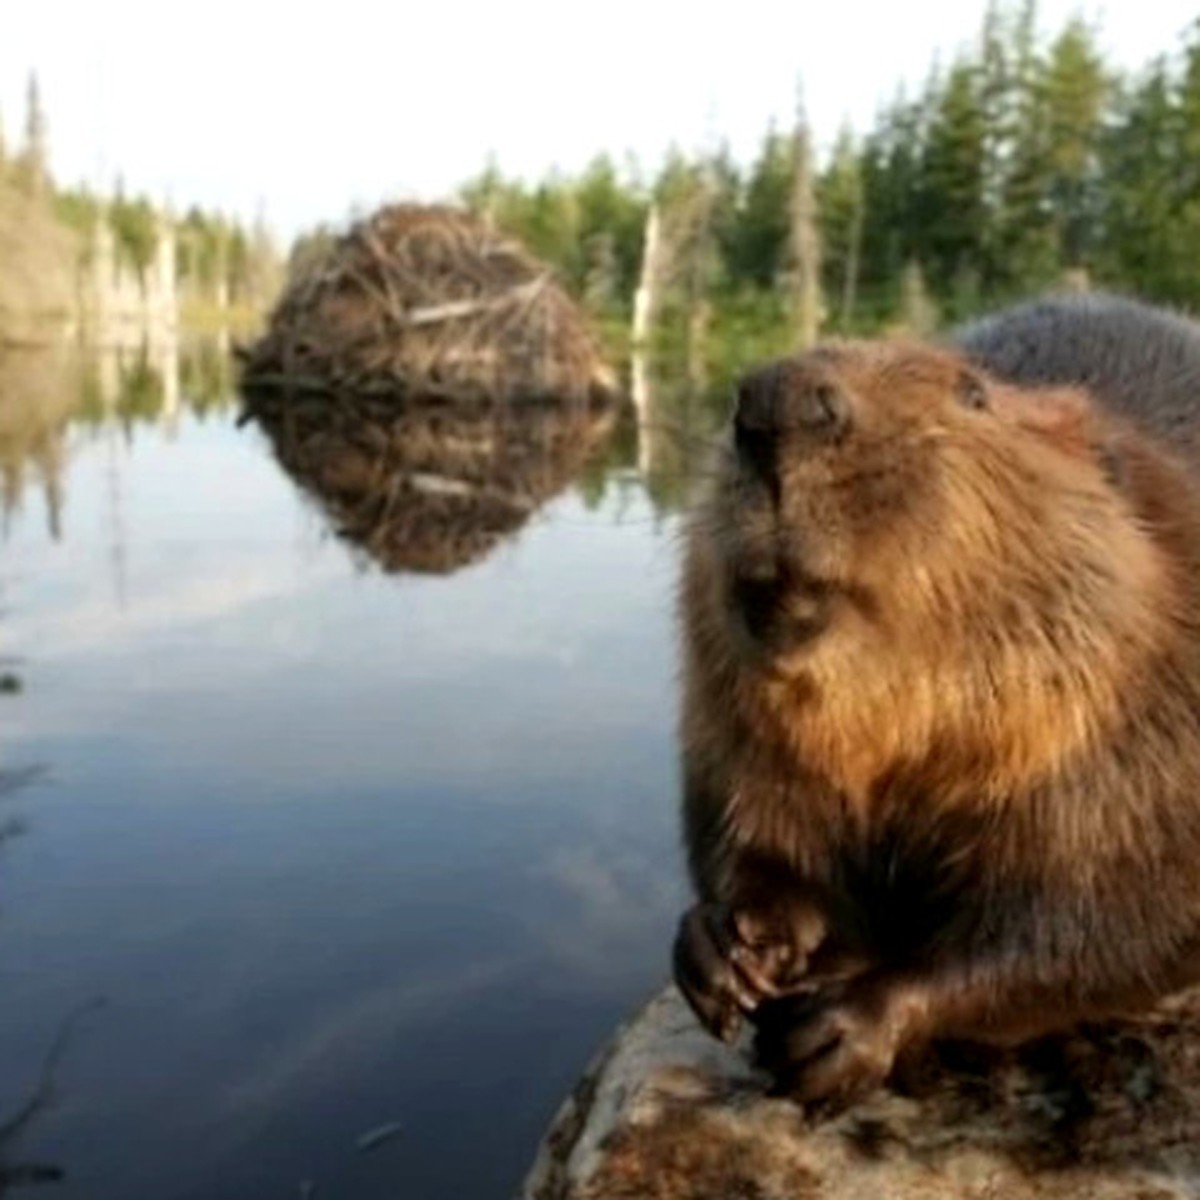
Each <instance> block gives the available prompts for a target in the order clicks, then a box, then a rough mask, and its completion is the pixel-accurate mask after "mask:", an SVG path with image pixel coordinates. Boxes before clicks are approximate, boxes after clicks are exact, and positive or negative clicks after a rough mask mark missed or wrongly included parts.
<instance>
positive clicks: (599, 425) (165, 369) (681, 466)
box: [0, 332, 727, 573]
mask: <svg viewBox="0 0 1200 1200" xmlns="http://www.w3.org/2000/svg"><path fill="white" fill-rule="evenodd" d="M230 351H231V339H230V337H229V334H228V333H227V332H226V333H223V334H219V335H217V336H213V337H205V338H201V337H187V338H184V339H182V340H176V339H160V340H158V341H154V342H141V343H133V344H129V345H124V346H110V347H88V348H82V347H80V346H77V345H68V344H63V345H52V346H41V347H36V348H24V347H22V348H0V516H2V518H3V527H4V528H5V529H7V528H8V527H9V525H10V524H11V518H12V516H13V514H14V513H15V512H16V511H17V510H18V509H19V508H20V506H21V505H22V504H23V503H29V502H30V500H31V499H32V498H33V497H35V496H37V497H40V500H41V503H42V506H43V507H44V510H45V526H46V528H47V530H48V532H49V533H50V534H51V536H52V537H53V538H54V539H55V540H58V539H60V538H62V537H63V536H64V534H65V532H66V531H65V529H64V508H65V503H66V495H65V492H66V484H65V478H66V473H67V465H68V463H67V460H68V455H69V453H70V450H71V449H72V448H73V447H77V446H79V445H81V444H87V443H89V442H94V441H105V442H108V441H114V439H115V441H114V445H115V444H116V443H117V442H128V441H132V440H135V439H136V437H137V435H138V432H139V431H140V430H148V429H151V428H158V429H160V430H161V431H162V432H163V433H165V434H166V436H168V437H170V436H173V434H174V431H175V429H176V427H177V426H178V424H179V422H180V421H181V419H182V418H183V417H184V415H185V414H186V415H187V416H189V417H190V418H192V419H200V420H203V419H205V418H206V417H208V416H210V415H218V414H220V415H222V416H224V417H225V418H226V419H228V418H229V417H230V416H231V415H232V413H233V411H234V410H235V408H236V406H237V404H238V397H237V394H236V389H235V382H234V363H233V358H232V355H231V353H230ZM634 383H635V385H636V386H635V388H634V390H633V395H632V400H633V404H632V405H631V406H630V409H629V410H627V411H623V412H616V411H614V410H613V409H612V408H610V407H609V408H594V407H588V406H587V405H581V404H569V403H564V404H535V403H530V404H510V405H505V406H470V405H467V406H459V405H453V404H448V403H429V404H415V405H411V406H408V407H405V408H397V406H396V405H395V404H394V403H391V404H389V403H387V402H384V401H379V400H362V399H359V400H353V401H352V400H347V399H345V398H336V399H330V398H328V397H326V398H320V399H318V398H315V397H312V396H309V397H293V398H291V399H290V400H285V399H284V398H283V397H282V396H278V397H276V398H275V399H273V400H272V399H270V398H266V397H260V398H259V399H257V400H256V401H255V402H254V403H253V404H248V405H247V407H248V408H249V409H250V411H251V412H252V413H253V415H254V416H255V418H256V420H257V423H258V424H259V425H260V426H261V428H262V429H263V430H264V432H265V433H266V435H267V437H268V439H269V441H270V443H271V445H272V448H273V450H274V452H275V456H276V458H277V460H278V461H279V463H280V464H281V465H282V466H283V468H284V469H285V471H286V473H287V474H288V475H289V476H290V477H291V478H292V479H293V480H294V481H295V483H296V484H297V485H298V486H299V487H300V488H301V490H302V491H303V492H304V493H305V494H307V495H309V496H310V497H312V498H313V499H314V500H315V501H316V502H317V505H318V507H319V508H320V510H321V511H322V512H323V513H324V514H325V516H326V517H327V519H328V520H329V522H330V524H331V525H332V526H333V527H334V528H335V529H336V530H337V531H338V532H339V533H340V534H341V535H343V536H344V537H345V538H347V540H349V541H350V542H352V543H353V544H355V545H356V546H358V547H360V548H361V549H362V551H363V552H364V553H365V554H366V555H367V556H368V557H369V558H371V559H372V560H373V561H375V562H376V563H378V564H379V565H380V566H382V567H383V568H384V569H385V570H388V571H416V572H425V573H445V572H449V571H454V570H457V569H459V568H460V567H463V566H466V565H467V564H469V563H472V562H477V561H479V560H480V559H482V558H483V557H484V556H486V555H487V554H488V553H489V552H490V551H491V550H492V549H494V548H495V547H496V546H497V545H499V544H500V543H501V542H503V541H504V540H506V539H508V538H510V537H512V536H514V535H515V534H516V533H517V532H518V531H519V530H520V529H521V528H522V527H523V526H524V525H525V524H526V522H528V520H529V519H530V518H531V516H533V515H534V514H535V513H536V512H537V511H538V510H539V509H540V508H541V507H542V506H543V505H545V504H546V503H547V502H548V501H549V500H550V499H552V498H553V497H554V496H555V495H557V494H559V493H560V492H562V491H563V490H564V489H566V488H567V487H568V486H570V484H571V483H572V482H579V484H580V487H581V491H582V493H583V495H584V499H585V501H586V502H588V503H598V502H599V500H600V498H601V497H602V495H603V493H604V491H605V490H606V489H607V488H609V487H613V486H620V480H621V478H622V476H623V473H626V474H627V473H628V472H629V471H631V470H635V471H636V475H637V476H638V477H639V478H640V479H641V480H642V482H643V484H644V485H645V487H646V489H647V491H648V494H649V496H650V498H651V500H652V501H653V503H654V507H655V509H656V510H657V511H660V512H663V511H673V510H676V509H678V508H679V507H680V506H681V505H682V504H683V503H684V501H685V498H686V494H687V482H686V481H687V479H688V478H689V477H690V476H692V475H693V473H694V471H695V470H696V468H697V466H698V464H699V462H700V461H701V460H702V458H703V456H704V455H705V453H706V447H707V442H708V438H709V435H710V434H711V433H712V431H713V430H714V428H715V427H716V425H717V424H718V423H719V421H720V417H721V414H722V412H723V411H724V409H725V407H726V395H725V392H726V391H727V389H724V388H722V389H718V390H717V391H716V392H714V393H713V394H712V395H710V396H707V397H699V396H696V395H694V394H692V393H691V392H690V391H689V389H688V388H687V386H686V384H685V383H684V382H683V381H682V380H681V379H680V378H679V377H677V376H676V375H675V374H674V373H671V372H666V373H663V374H662V375H661V376H658V377H655V376H653V375H651V374H650V373H649V372H647V371H646V370H645V369H644V368H643V369H641V370H639V371H637V372H636V373H635V377H634ZM112 469H113V470H114V471H116V472H119V470H120V456H119V455H116V454H115V452H114V460H113V466H112ZM114 487H117V481H116V480H114ZM118 490H119V488H118Z"/></svg>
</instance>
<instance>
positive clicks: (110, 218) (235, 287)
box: [0, 75, 279, 307]
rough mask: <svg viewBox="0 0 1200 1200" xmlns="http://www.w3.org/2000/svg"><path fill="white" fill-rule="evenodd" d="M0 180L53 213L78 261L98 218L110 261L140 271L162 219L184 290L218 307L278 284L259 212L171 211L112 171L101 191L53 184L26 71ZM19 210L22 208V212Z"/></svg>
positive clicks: (260, 299)
mask: <svg viewBox="0 0 1200 1200" xmlns="http://www.w3.org/2000/svg"><path fill="white" fill-rule="evenodd" d="M0 187H7V188H9V189H11V190H12V191H14V192H16V193H18V194H19V195H21V196H23V197H25V198H26V199H27V200H32V201H38V202H41V204H42V206H43V207H44V208H45V210H46V211H47V212H48V213H49V215H50V216H51V217H52V218H53V219H54V221H55V222H56V223H57V224H58V225H59V226H61V227H63V228H64V229H66V230H68V231H69V232H70V233H72V234H73V235H74V236H75V242H76V245H77V246H78V253H79V256H80V258H81V260H83V261H85V262H86V261H87V259H88V257H89V254H90V252H91V246H92V239H93V238H94V235H95V232H96V228H97V224H98V222H100V221H105V222H107V225H108V228H109V230H110V231H111V233H112V238H113V245H114V250H115V254H116V259H117V263H118V264H119V265H120V267H121V268H123V269H125V270H128V271H130V272H132V273H133V274H134V275H136V276H137V277H138V278H139V279H140V278H144V276H145V273H146V272H147V271H148V270H149V269H150V266H151V264H152V263H153V261H154V256H155V253H156V249H157V246H158V242H159V238H160V236H161V233H162V230H163V228H164V226H165V225H166V224H168V223H169V224H170V225H171V227H172V229H173V232H174V234H175V238H176V273H177V279H178V283H179V286H180V287H181V289H183V291H184V292H185V293H186V294H189V295H191V296H193V297H200V298H204V299H205V300H208V301H211V302H213V303H215V304H217V305H218V306H220V307H226V306H230V305H234V306H236V305H244V306H259V305H262V304H264V303H265V302H266V301H268V300H269V299H270V298H271V293H272V292H273V291H274V289H275V287H276V286H277V284H278V268H279V262H278V259H279V255H278V252H277V250H276V248H275V246H274V243H273V241H272V238H271V235H270V233H269V231H268V230H267V227H266V224H265V222H263V221H262V220H258V221H256V222H254V223H253V224H252V225H246V224H245V223H243V222H241V221H239V220H237V219H236V218H233V217H230V216H228V215H226V214H224V213H219V212H208V211H205V210H203V209H201V208H199V207H197V206H192V207H190V208H188V209H187V210H186V211H185V212H184V213H183V214H182V215H181V216H180V215H176V214H173V213H171V212H169V211H168V210H167V209H166V208H165V206H162V205H158V204H155V203H154V202H153V201H152V200H150V199H149V198H148V197H146V196H131V195H128V194H127V193H126V190H125V186H124V183H123V182H122V181H121V179H120V178H118V179H117V181H116V183H115V185H114V188H113V191H112V193H111V194H109V195H101V194H100V193H98V192H96V191H95V190H93V189H92V188H90V187H88V186H87V185H84V184H80V185H76V186H61V185H59V184H58V183H57V182H56V181H55V180H54V178H53V177H52V175H51V173H50V169H49V150H48V136H47V122H46V117H45V111H44V108H43V104H42V100H41V94H40V91H39V87H38V81H37V77H36V75H31V76H30V79H29V84H28V88H27V92H26V102H25V120H24V129H23V137H22V139H21V141H20V142H19V143H18V144H16V145H14V146H12V147H10V146H9V144H8V142H7V140H6V137H5V131H4V126H3V122H0ZM27 213H28V208H26V209H25V210H24V212H23V213H22V216H23V217H25V216H27ZM2 215H3V214H2V213H0V216H2Z"/></svg>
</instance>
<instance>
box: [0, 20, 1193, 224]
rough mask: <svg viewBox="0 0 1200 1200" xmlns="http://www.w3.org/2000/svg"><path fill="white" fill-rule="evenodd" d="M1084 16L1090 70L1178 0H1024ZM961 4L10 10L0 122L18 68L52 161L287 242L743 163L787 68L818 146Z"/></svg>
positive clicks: (1176, 28) (0, 25) (2, 39)
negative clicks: (423, 212)
mask: <svg viewBox="0 0 1200 1200" xmlns="http://www.w3.org/2000/svg"><path fill="white" fill-rule="evenodd" d="M1040 9H1041V18H1040V25H1041V28H1042V29H1043V31H1045V32H1051V33H1052V32H1056V31H1057V30H1058V29H1059V28H1060V27H1061V25H1062V23H1063V22H1064V21H1065V20H1066V18H1067V17H1068V16H1069V15H1071V14H1072V13H1076V12H1080V13H1082V14H1083V15H1084V16H1085V17H1087V18H1088V19H1091V20H1098V21H1099V26H1100V32H1101V43H1102V45H1103V47H1104V49H1105V52H1106V55H1107V56H1108V58H1109V60H1110V61H1112V62H1115V63H1119V64H1122V65H1124V66H1139V65H1141V64H1143V63H1145V62H1146V61H1148V60H1149V59H1150V58H1152V57H1153V56H1155V55H1157V54H1160V53H1163V52H1165V51H1169V50H1172V49H1174V48H1176V47H1177V46H1178V45H1179V43H1180V37H1181V34H1182V32H1183V30H1184V29H1185V28H1186V26H1187V24H1188V22H1189V21H1190V20H1192V19H1194V18H1195V17H1196V16H1197V13H1198V11H1200V7H1198V5H1197V3H1196V0H1107V2H1106V3H1097V2H1095V0H1093V2H1090V3H1079V2H1078V0H1042V2H1041V5H1040ZM982 11H983V0H893V2H891V3H886V4H880V3H872V2H870V0H820V2H819V3H812V2H810V3H808V4H805V3H803V0H796V2H793V3H791V4H787V3H779V2H771V0H738V2H737V3H733V4H724V5H718V4H711V5H708V6H705V5H704V4H703V0H692V2H691V3H681V2H680V0H669V2H668V0H602V2H600V3H589V4H587V5H582V4H571V3H569V2H568V0H559V3H552V2H550V0H492V2H491V3H482V2H480V0H442V2H441V3H438V0H409V2H408V3H392V4H386V3H374V4H372V3H367V2H365V0H339V2H338V3H334V4H328V3H326V4H319V5H309V6H307V7H303V8H302V7H300V6H298V5H284V4H280V3H269V4H268V3H259V2H256V0H240V2H234V0H191V2H190V3H187V4H179V3H178V2H177V0H157V2H150V0H26V2H24V3H18V2H17V0H10V3H9V5H8V6H7V11H6V12H5V13H4V15H3V16H2V17H0V114H2V115H3V119H4V124H5V128H6V131H7V134H8V137H9V140H10V141H11V140H12V139H13V138H14V137H15V135H16V134H17V131H18V127H19V125H20V123H21V121H22V120H23V116H22V114H23V111H24V88H25V80H26V78H27V76H28V73H29V71H30V70H31V69H36V70H37V72H38V76H39V79H40V81H41V85H42V94H43V98H44V101H45V107H46V110H47V113H48V118H49V127H50V143H51V151H52V165H53V168H54V170H55V173H56V175H57V176H58V177H59V178H60V179H63V180H66V181H76V180H87V181H89V182H91V183H93V184H95V183H97V182H100V181H107V182H108V183H111V180H112V179H113V177H114V176H115V175H116V173H117V172H118V171H120V172H121V173H122V174H123V175H124V178H125V181H126V184H127V188H128V190H130V191H135V192H137V191H145V192H148V193H150V194H151V195H152V196H153V197H155V198H157V199H163V198H169V199H170V200H171V201H172V202H174V203H175V204H176V205H177V206H178V207H185V206H186V205H188V204H190V203H193V202H195V203H200V204H203V205H206V206H209V207H213V208H221V209H224V210H226V211H230V212H236V213H239V214H242V215H245V216H252V215H253V214H254V213H255V212H256V210H257V209H258V208H259V207H260V206H261V207H262V209H263V210H264V211H265V213H266V216H267V219H268V221H269V222H270V223H271V224H272V226H274V227H275V228H276V229H278V230H280V231H281V232H283V233H285V234H288V235H291V234H293V233H295V232H296V231H297V230H299V229H302V228H304V227H306V226H309V225H311V224H313V223H315V222H317V221H320V220H323V219H324V220H333V221H338V220H341V219H343V218H344V217H345V216H346V214H347V212H348V211H349V209H350V208H351V206H352V205H359V206H368V207H369V206H373V205H375V204H376V203H378V202H380V201H381V200H383V199H389V198H400V197H407V198H418V199H434V198H437V197H438V196H441V195H445V194H448V193H449V192H450V191H452V190H453V189H454V187H455V186H456V185H457V184H459V183H461V182H462V181H463V180H464V179H466V178H467V177H469V176H470V175H472V174H474V173H475V172H476V171H478V170H479V169H480V168H481V167H483V165H484V164H485V162H486V160H487V158H488V156H489V154H494V155H495V157H496V159H497V161H498V163H499V165H500V167H501V168H502V169H503V170H505V171H506V172H508V173H512V174H517V175H522V176H526V177H538V176H540V175H542V174H543V173H545V172H546V171H547V170H549V169H550V168H551V167H554V166H558V167H560V168H562V169H564V170H567V171H574V170H577V169H578V168H580V167H581V166H583V165H584V164H585V163H586V162H587V161H588V160H589V159H590V158H591V157H592V156H593V155H594V154H596V153H597V152H599V151H601V150H607V151H609V152H610V153H612V154H613V155H614V156H616V157H617V158H618V159H620V158H621V157H622V156H624V155H625V154H626V153H632V154H634V155H636V157H637V158H638V160H639V161H640V162H641V163H642V164H643V165H644V166H645V167H646V168H653V167H654V166H655V165H656V164H657V163H658V162H659V161H660V160H661V158H662V155H663V153H664V152H665V150H666V149H667V147H668V146H669V145H670V144H671V143H672V142H675V143H678V144H679V145H680V146H682V147H684V148H685V149H694V148H698V147H701V146H704V145H706V144H711V143H712V142H714V141H715V140H716V139H717V138H725V139H727V140H728V141H729V143H730V144H731V146H732V147H733V150H734V153H735V155H736V156H737V157H738V158H739V159H740V160H742V161H746V160H748V159H749V158H751V157H752V155H753V154H754V152H755V148H756V147H757V144H758V142H759V140H760V139H761V137H762V134H763V132H764V130H765V129H766V127H767V124H768V122H769V121H770V120H771V118H772V117H774V118H776V119H777V120H780V121H786V120H788V119H789V114H790V113H791V112H792V110H793V107H794V97H795V89H796V79H797V77H798V76H802V77H803V80H804V89H805V95H806V100H807V106H808V111H809V114H810V117H811V119H812V122H813V125H814V127H815V129H816V132H817V135H818V139H819V141H821V142H826V143H827V142H828V141H829V140H831V139H832V137H833V135H834V134H835V133H836V131H837V129H838V127H839V126H840V125H841V124H842V123H843V122H844V121H849V122H851V123H852V124H853V125H854V126H856V127H857V128H859V129H863V128H865V127H866V126H868V125H869V124H870V122H871V119H872V115H873V113H874V112H875V110H876V108H877V106H878V104H879V103H880V102H881V101H882V100H886V99H887V98H888V97H890V96H891V95H892V94H893V93H894V91H895V89H896V86H897V84H898V83H899V82H900V81H901V80H908V81H909V82H910V83H911V84H917V83H919V82H920V81H921V80H922V79H923V78H924V76H925V74H926V73H927V71H928V68H929V65H930V63H931V61H932V60H933V58H934V56H935V55H939V56H940V57H941V58H942V59H943V60H946V59H948V58H950V57H952V56H953V54H954V53H955V51H956V50H958V49H960V48H961V47H963V46H965V45H968V44H969V43H970V42H971V41H972V39H973V38H974V37H975V35H976V33H977V31H978V28H979V23H980V18H981V14H982Z"/></svg>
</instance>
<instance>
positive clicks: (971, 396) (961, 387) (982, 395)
mask: <svg viewBox="0 0 1200 1200" xmlns="http://www.w3.org/2000/svg"><path fill="white" fill-rule="evenodd" d="M958 402H959V404H961V405H962V406H963V408H972V409H974V410H975V411H976V412H982V411H983V410H984V409H985V408H987V406H988V394H987V388H986V387H984V386H983V380H981V379H980V378H978V376H975V375H969V374H966V373H964V374H962V375H960V376H959V379H958Z"/></svg>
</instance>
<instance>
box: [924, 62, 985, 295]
mask: <svg viewBox="0 0 1200 1200" xmlns="http://www.w3.org/2000/svg"><path fill="white" fill-rule="evenodd" d="M978 81H979V75H978V72H977V71H976V69H975V68H974V67H973V66H972V65H971V64H970V63H968V62H965V61H964V62H959V63H956V64H955V65H954V66H953V67H952V68H951V69H950V72H949V74H948V75H947V77H946V83H945V87H944V89H943V90H942V92H941V94H940V96H939V97H938V100H937V106H936V109H935V111H934V113H933V116H932V119H931V122H930V126H929V132H928V135H927V139H926V142H925V151H924V155H923V158H922V162H921V183H920V188H919V196H920V199H919V209H920V216H921V229H922V232H921V235H920V239H919V242H918V245H919V247H920V249H921V250H922V251H923V253H921V254H919V255H918V257H920V258H922V259H923V260H924V261H925V262H927V263H928V265H929V269H930V274H931V277H932V280H933V284H934V287H935V289H936V290H938V291H939V292H942V293H943V294H945V293H949V292H954V293H956V295H955V296H954V297H952V298H951V304H952V305H953V307H954V308H956V309H960V310H961V309H962V308H963V307H964V306H966V305H968V304H969V303H970V297H971V295H972V294H973V292H974V290H975V288H976V287H977V286H978V282H979V281H980V280H981V267H982V262H981V256H982V252H983V248H984V244H985V231H986V221H987V206H986V200H985V166H986V155H987V125H986V116H985V112H984V107H983V103H982V98H981V95H980V89H979V87H978Z"/></svg>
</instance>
